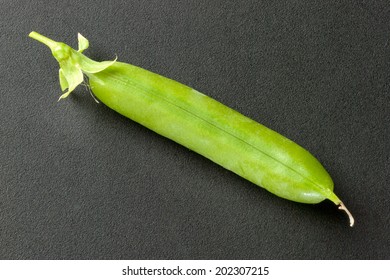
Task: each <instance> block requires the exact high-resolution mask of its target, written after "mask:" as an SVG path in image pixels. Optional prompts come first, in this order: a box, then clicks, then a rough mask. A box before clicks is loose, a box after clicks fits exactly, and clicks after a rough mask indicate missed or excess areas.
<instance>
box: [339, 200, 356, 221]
mask: <svg viewBox="0 0 390 280" xmlns="http://www.w3.org/2000/svg"><path fill="white" fill-rule="evenodd" d="M339 210H342V211H345V212H346V213H347V215H348V218H349V225H350V226H351V227H353V225H354V224H355V219H354V218H353V216H352V214H351V212H349V210H348V209H347V207H345V205H344V203H343V202H342V201H340V203H339Z"/></svg>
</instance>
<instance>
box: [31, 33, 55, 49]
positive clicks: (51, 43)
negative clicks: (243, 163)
mask: <svg viewBox="0 0 390 280" xmlns="http://www.w3.org/2000/svg"><path fill="white" fill-rule="evenodd" d="M28 36H29V37H31V38H33V39H35V40H37V41H39V42H41V43H42V44H45V45H46V46H48V47H49V48H50V49H53V47H54V46H55V45H56V44H58V43H57V42H56V41H54V40H52V39H49V38H47V37H46V36H43V35H41V34H39V33H37V32H35V31H32V32H31V33H30V34H28Z"/></svg>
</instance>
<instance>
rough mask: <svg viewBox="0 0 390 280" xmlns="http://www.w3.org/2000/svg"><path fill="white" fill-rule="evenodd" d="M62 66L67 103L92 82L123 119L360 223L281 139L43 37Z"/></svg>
mask: <svg viewBox="0 0 390 280" xmlns="http://www.w3.org/2000/svg"><path fill="white" fill-rule="evenodd" d="M29 36H30V37H32V38H34V39H36V40H38V41H40V42H42V43H43V44H45V45H47V46H48V47H49V48H50V49H51V51H52V54H53V56H54V57H55V58H56V60H57V61H58V62H59V64H60V72H59V78H60V85H61V89H62V90H63V91H64V90H66V89H67V91H66V92H65V93H63V94H62V95H61V97H60V99H61V98H65V97H67V96H68V95H69V94H70V93H71V92H72V91H73V90H74V89H75V88H76V87H77V86H78V85H79V84H80V83H82V82H83V80H84V79H83V76H84V74H85V75H86V76H87V77H88V81H89V85H90V88H91V91H92V92H93V94H94V95H95V96H96V97H97V98H98V100H100V101H101V102H103V103H104V104H106V105H107V106H108V107H110V108H112V109H113V110H115V111H117V112H118V113H120V114H122V115H124V116H126V117H128V118H130V119H132V120H134V121H136V122H138V123H140V124H142V125H144V126H146V127H147V128H149V129H151V130H153V131H155V132H157V133H158V134H161V135H163V136H165V137H167V138H169V139H172V140H173V141H175V142H177V143H179V144H181V145H183V146H185V147H187V148H189V149H191V150H193V151H195V152H197V153H199V154H201V155H203V156H205V157H206V158H208V159H210V160H212V161H214V162H215V163H217V164H219V165H221V166H223V167H224V168H226V169H228V170H231V171H233V172H234V173H236V174H238V175H240V176H241V177H243V178H245V179H247V180H249V181H251V182H253V183H254V184H256V185H258V186H260V187H263V188H265V189H267V190H268V191H270V192H271V193H273V194H275V195H277V196H279V197H282V198H285V199H289V200H292V201H296V202H301V203H311V204H313V203H319V202H321V201H323V200H325V199H329V200H331V201H332V202H334V203H335V204H336V205H338V206H339V209H341V210H344V211H345V212H346V213H347V214H348V216H349V219H350V225H351V226H353V224H354V219H353V217H352V215H351V213H350V212H349V211H348V210H347V208H346V207H345V206H344V204H343V203H342V201H341V200H340V199H339V198H338V197H337V196H336V195H335V194H334V192H333V181H332V179H331V177H330V176H329V174H328V173H327V172H326V170H325V169H324V167H323V166H322V165H321V164H320V163H319V162H318V160H317V159H316V158H314V157H313V156H312V155H311V154H310V153H309V152H308V151H306V150H305V149H303V148H302V147H300V146H299V145H297V144H296V143H294V142H293V141H291V140H289V139H287V138H286V137H284V136H282V135H280V134H278V133H277V132H275V131H273V130H271V129H269V128H267V127H265V126H263V125H261V124H259V123H257V122H255V121H253V120H251V119H249V118H247V117H245V116H243V115H242V114H240V113H238V112H237V111H235V110H233V109H231V108H229V107H227V106H225V105H223V104H221V103H219V102H218V101H216V100H214V99H212V98H210V97H208V96H206V95H204V94H202V93H200V92H198V91H196V90H194V89H192V88H190V87H187V86H185V85H183V84H181V83H178V82H176V81H174V80H171V79H168V78H165V77H162V76H160V75H158V74H155V73H152V72H150V71H147V70H145V69H142V68H139V67H136V66H133V65H130V64H126V63H121V62H117V61H116V59H115V60H113V61H103V62H96V61H93V60H91V59H89V58H87V57H86V56H85V55H83V54H82V52H83V51H84V50H85V49H86V48H87V47H88V46H89V43H88V40H87V39H85V38H84V37H83V36H81V35H80V34H79V36H78V39H79V49H78V50H77V51H76V50H74V49H72V48H71V47H69V46H68V45H66V44H64V43H60V42H55V41H53V40H51V39H49V38H47V37H45V36H42V35H40V34H38V33H36V32H31V33H30V35H29Z"/></svg>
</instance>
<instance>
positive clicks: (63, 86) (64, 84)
mask: <svg viewBox="0 0 390 280" xmlns="http://www.w3.org/2000/svg"><path fill="white" fill-rule="evenodd" d="M59 77H60V86H61V90H62V91H64V90H66V89H67V88H68V87H69V84H68V81H67V80H66V78H65V76H64V72H63V71H62V69H61V68H60V71H59Z"/></svg>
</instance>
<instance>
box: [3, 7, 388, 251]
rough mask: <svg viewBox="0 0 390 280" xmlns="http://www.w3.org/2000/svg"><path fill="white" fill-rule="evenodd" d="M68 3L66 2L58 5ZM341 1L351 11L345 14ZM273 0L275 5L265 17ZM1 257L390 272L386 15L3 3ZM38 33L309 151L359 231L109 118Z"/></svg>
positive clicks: (378, 11) (328, 211) (383, 11)
mask: <svg viewBox="0 0 390 280" xmlns="http://www.w3.org/2000/svg"><path fill="white" fill-rule="evenodd" d="M57 2H58V3H57ZM340 2H343V3H340ZM270 3H272V4H270ZM0 4H1V9H0V51H1V56H0V80H1V87H0V114H1V115H0V119H1V126H0V141H1V146H0V184H1V185H0V225H1V226H0V258H1V259H161V258H163V259H389V258H390V240H389V239H390V237H389V233H390V211H389V209H390V194H389V190H390V158H389V157H390V156H389V154H390V144H389V139H390V127H389V123H390V71H389V69H390V43H389V42H390V4H389V2H388V1H373V3H371V1H258V0H254V1H206V0H203V1H178V0H176V1H173V0H169V1H161V0H158V1H157V0H154V1H119V0H118V1H61V2H60V1H15V0H12V1H11V0H3V1H0ZM32 30H35V31H37V32H40V33H42V34H44V35H47V36H48V37H51V38H53V39H56V40H60V41H64V42H66V43H69V44H70V45H73V46H76V35H77V32H80V33H82V34H83V35H84V36H85V37H87V38H88V39H89V40H90V49H89V50H87V51H86V54H87V55H89V56H90V57H91V58H93V59H96V60H108V59H112V58H113V57H114V56H115V55H117V56H118V58H119V60H120V61H124V62H128V63H132V64H135V65H138V66H141V67H143V68H146V69H149V70H152V71H154V72H157V73H160V74H162V75H165V76H167V77H170V78H173V79H175V80H178V81H180V82H182V83H184V84H187V85H190V86H192V87H194V88H196V89H198V90H199V91H201V92H204V93H206V94H208V95H210V96H212V97H214V98H216V99H218V100H219V101H221V102H223V103H225V104H226V105H228V106H230V107H232V108H235V109H237V110H238V111H240V112H242V113H244V114H245V115H247V116H249V117H251V118H253V119H255V120H257V121H259V122H261V123H263V124H265V125H267V126H268V127H271V128H273V129H275V130H276V131H278V132H280V133H282V134H284V135H285V136H287V137H289V138H291V139H292V140H294V141H296V142H297V143H299V144H301V145H302V146H303V147H305V148H307V149H308V150H309V151H311V152H312V153H313V154H314V155H315V156H316V157H317V158H318V159H319V160H320V161H321V162H322V163H323V164H324V166H325V167H326V168H327V169H328V171H329V172H330V174H331V175H332V177H333V179H334V181H335V191H336V193H337V194H338V195H339V196H340V197H341V198H342V200H343V201H344V202H345V204H346V205H347V206H348V207H349V209H350V210H351V212H352V213H353V214H354V216H355V218H356V226H355V227H354V228H352V229H351V228H349V226H348V221H347V217H346V216H345V215H344V214H343V213H342V212H340V211H338V210H337V209H336V207H335V206H334V205H332V204H331V203H330V202H324V203H321V204H319V205H303V204H298V203H293V202H290V201H287V200H283V199H280V198H278V197H276V196H274V195H272V194H269V193H267V192H266V191H265V190H263V189H261V188H258V187H256V186H254V185H252V184H251V183H249V182H247V181H245V180H243V179H241V178H239V177H238V176H236V175H234V174H232V173H230V172H228V171H226V170H224V169H223V168H221V167H219V166H217V165H215V164H213V163H212V162H210V161H208V160H207V159H204V158H202V157H201V156H199V155H197V154H195V153H193V152H191V151H189V150H187V149H185V148H183V147H181V146H179V145H177V144H175V143H173V142H171V141H170V140H168V139H165V138H162V137H161V136H159V135H157V134H155V133H153V132H151V131H149V130H147V129H146V128H143V127H142V126H140V125H138V124H136V123H134V122H132V121H131V120H128V119H125V118H124V117H122V116H120V115H118V114H117V113H115V112H113V111H111V110H109V109H108V108H106V107H105V106H104V105H102V104H96V103H95V102H94V101H93V99H92V98H91V96H90V95H89V93H88V91H87V90H86V89H85V88H84V87H79V88H78V89H77V90H76V91H75V92H74V93H73V94H71V97H70V98H68V99H66V100H63V101H61V102H58V103H57V98H58V97H59V95H60V88H59V83H58V77H57V74H58V72H57V71H58V65H57V62H56V61H55V60H54V58H53V57H52V56H51V54H50V51H49V50H48V49H47V48H46V47H45V46H43V45H41V44H39V43H38V42H36V41H33V40H31V39H29V38H28V37H27V35H28V33H29V32H30V31H32Z"/></svg>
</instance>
